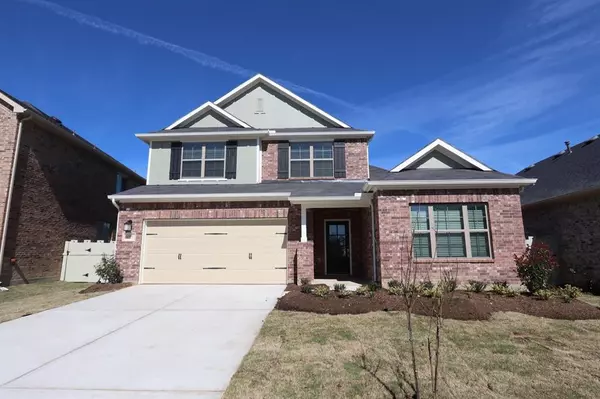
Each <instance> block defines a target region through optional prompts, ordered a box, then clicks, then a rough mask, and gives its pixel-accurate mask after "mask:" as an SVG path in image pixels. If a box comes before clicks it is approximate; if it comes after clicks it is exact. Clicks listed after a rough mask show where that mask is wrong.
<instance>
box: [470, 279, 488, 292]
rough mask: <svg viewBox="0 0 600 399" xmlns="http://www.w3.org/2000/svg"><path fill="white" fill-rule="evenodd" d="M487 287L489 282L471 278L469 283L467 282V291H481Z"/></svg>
mask: <svg viewBox="0 0 600 399" xmlns="http://www.w3.org/2000/svg"><path fill="white" fill-rule="evenodd" d="M486 287H487V283H485V282H483V281H477V280H469V283H468V284H467V291H472V292H478V293H479V292H483V291H484V290H485V288H486Z"/></svg>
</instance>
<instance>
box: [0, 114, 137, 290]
mask: <svg viewBox="0 0 600 399" xmlns="http://www.w3.org/2000/svg"><path fill="white" fill-rule="evenodd" d="M0 109H2V107H0ZM12 129H13V126H9V128H6V127H2V126H0V130H2V132H1V134H2V136H6V137H7V136H10V135H11V134H12V133H11V131H12ZM7 157H8V156H7ZM0 165H1V166H0V169H2V170H4V168H6V170H8V172H7V173H8V174H10V167H9V166H8V165H9V163H8V161H7V159H2V164H0ZM10 165H11V167H12V162H10ZM118 172H119V170H117V169H116V167H114V166H112V165H111V164H109V163H107V162H106V161H104V160H103V159H102V158H100V157H98V156H97V155H94V154H92V153H91V152H90V151H89V150H86V149H84V148H82V147H81V146H79V145H76V144H74V143H73V142H72V141H70V140H69V141H67V140H66V139H64V138H61V137H59V136H58V135H57V134H56V133H54V132H51V131H48V130H46V129H45V128H43V127H41V126H39V125H37V124H35V123H34V122H33V121H31V120H29V121H26V122H24V124H23V129H22V134H21V143H20V148H19V154H18V158H17V169H16V174H15V181H14V188H13V196H12V202H11V208H10V215H9V219H8V230H7V234H6V245H5V251H4V262H3V267H2V272H1V276H0V281H2V284H5V285H8V284H15V283H20V282H22V281H23V278H25V279H27V280H30V281H31V280H36V279H58V278H59V276H60V270H61V264H62V253H63V250H64V245H65V241H67V240H84V239H87V240H96V239H98V238H100V237H99V233H101V232H102V228H101V224H102V223H110V224H111V225H112V226H113V227H114V226H116V224H115V223H116V219H117V210H116V209H115V208H114V206H113V205H112V204H111V202H110V201H109V200H108V198H106V197H107V195H110V194H113V193H114V192H115V189H116V180H117V173H118ZM0 174H2V172H0ZM139 184H143V180H141V179H140V180H139V181H137V182H136V181H134V180H132V179H129V180H128V182H127V186H126V188H127V187H134V186H136V185H139ZM107 238H108V237H107ZM11 258H14V259H16V267H13V266H11V265H10V259H11Z"/></svg>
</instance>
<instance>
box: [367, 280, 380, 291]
mask: <svg viewBox="0 0 600 399" xmlns="http://www.w3.org/2000/svg"><path fill="white" fill-rule="evenodd" d="M367 287H368V288H369V291H371V292H375V291H377V290H378V289H380V288H381V285H380V284H379V283H378V282H377V281H371V282H370V283H369V284H367Z"/></svg>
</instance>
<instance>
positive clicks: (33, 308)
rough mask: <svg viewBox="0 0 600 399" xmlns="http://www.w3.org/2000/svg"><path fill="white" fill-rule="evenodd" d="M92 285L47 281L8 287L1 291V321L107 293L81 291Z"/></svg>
mask: <svg viewBox="0 0 600 399" xmlns="http://www.w3.org/2000/svg"><path fill="white" fill-rule="evenodd" d="M90 285H92V284H90V283H66V282H64V281H46V282H36V283H31V284H21V285H15V286H12V287H8V291H0V323H2V322H5V321H8V320H12V319H17V318H19V317H22V316H25V315H29V314H33V313H38V312H42V311H44V310H48V309H52V308H56V307H58V306H63V305H67V304H69V303H72V302H77V301H81V300H84V299H88V298H91V297H94V296H98V295H102V294H105V292H94V293H90V294H80V293H79V291H81V290H83V289H85V288H87V287H89V286H90Z"/></svg>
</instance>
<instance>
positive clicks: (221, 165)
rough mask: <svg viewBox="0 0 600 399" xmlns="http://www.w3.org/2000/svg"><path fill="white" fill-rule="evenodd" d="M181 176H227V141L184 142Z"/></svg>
mask: <svg viewBox="0 0 600 399" xmlns="http://www.w3.org/2000/svg"><path fill="white" fill-rule="evenodd" d="M181 177H182V178H186V177H187V178H190V177H191V178H218V177H221V178H223V177H225V143H183V156H182V157H181Z"/></svg>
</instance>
